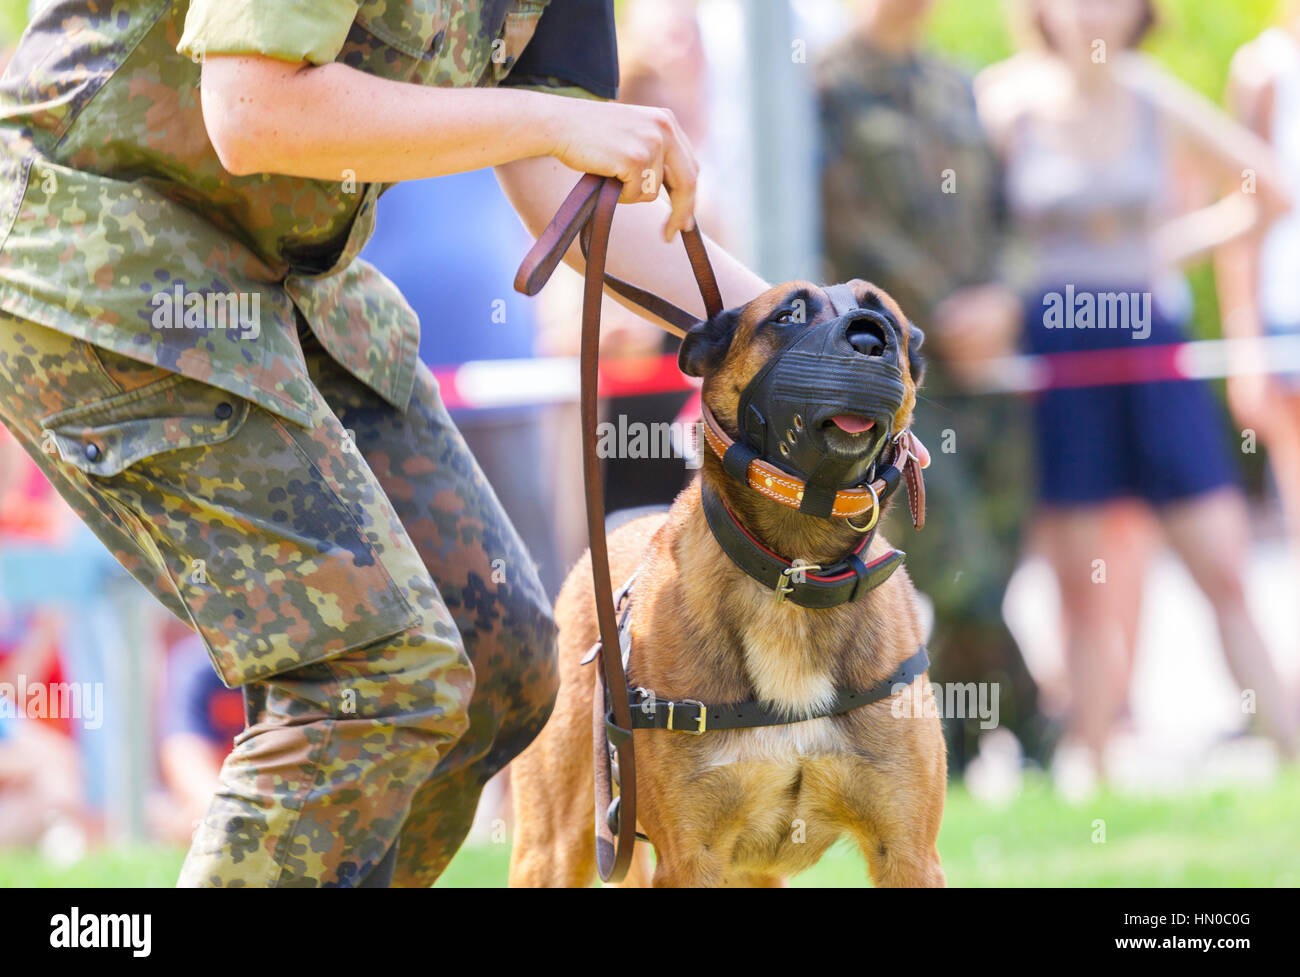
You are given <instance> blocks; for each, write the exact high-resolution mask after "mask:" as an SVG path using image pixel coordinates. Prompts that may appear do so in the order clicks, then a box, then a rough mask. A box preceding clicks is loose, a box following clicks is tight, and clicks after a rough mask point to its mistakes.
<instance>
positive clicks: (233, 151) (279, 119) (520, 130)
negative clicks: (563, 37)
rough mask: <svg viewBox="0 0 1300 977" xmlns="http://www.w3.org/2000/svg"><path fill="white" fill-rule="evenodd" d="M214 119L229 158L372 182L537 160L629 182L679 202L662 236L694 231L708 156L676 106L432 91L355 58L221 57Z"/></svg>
mask: <svg viewBox="0 0 1300 977" xmlns="http://www.w3.org/2000/svg"><path fill="white" fill-rule="evenodd" d="M201 95H202V102H203V120H204V124H205V125H206V127H207V130H208V137H209V138H210V139H211V141H212V145H213V147H214V148H215V149H216V151H217V154H218V155H219V156H220V158H221V162H222V165H223V166H225V167H226V169H228V170H229V171H230V172H232V173H235V174H237V175H247V174H251V173H281V174H285V175H289V176H301V177H308V178H311V179H319V180H333V181H340V180H343V179H345V178H346V177H348V176H351V177H352V178H353V179H356V180H359V181H361V182H364V183H374V182H384V183H388V182H395V181H399V180H412V179H420V178H424V177H432V176H444V175H446V174H449V173H460V172H464V171H466V170H473V169H479V168H481V167H485V166H496V165H500V164H504V163H509V162H512V161H514V160H520V159H525V158H527V157H535V156H553V157H555V158H556V159H559V160H560V161H562V162H563V163H565V164H566V165H568V166H570V167H572V168H573V169H575V170H577V171H579V172H590V173H599V174H601V175H602V176H613V177H618V178H619V179H620V180H622V181H623V188H624V189H623V196H622V198H621V199H622V201H623V202H624V203H637V202H643V201H649V200H656V199H658V196H659V189H660V188H661V187H662V188H664V189H666V190H667V191H668V195H669V199H670V201H671V209H670V210H665V211H661V212H660V216H661V217H662V218H664V220H663V223H662V224H661V226H660V228H658V229H657V231H658V234H659V236H662V237H663V238H665V239H667V238H670V237H671V236H672V235H674V234H675V233H676V232H677V231H679V230H680V229H682V228H683V227H689V221H690V215H691V213H692V211H693V210H694V206H695V180H696V170H697V168H696V163H695V158H694V155H693V154H692V152H691V149H690V146H689V144H688V143H687V141H686V138H685V136H683V135H682V133H681V130H680V128H679V127H678V125H677V121H676V119H674V118H673V115H672V113H671V112H668V111H666V110H664V109H655V108H645V107H642V106H633V105H621V104H617V103H609V102H596V101H589V100H586V99H575V98H564V97H561V96H556V95H548V94H544V93H541V92H531V91H522V90H514V89H485V88H432V87H426V86H423V85H414V84H409V83H406V82H399V81H392V80H389V79H384V78H378V77H375V76H374V75H370V74H367V73H365V72H363V71H359V70H357V69H355V68H352V67H349V66H348V65H344V64H338V63H333V64H325V65H316V66H313V65H308V64H306V63H305V62H304V63H298V64H292V63H289V62H285V61H277V60H275V59H274V58H267V57H260V56H251V57H243V56H217V55H210V56H208V57H207V58H205V60H204V63H203V74H202V82H201Z"/></svg>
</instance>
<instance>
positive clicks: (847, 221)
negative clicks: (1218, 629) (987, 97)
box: [818, 0, 1049, 769]
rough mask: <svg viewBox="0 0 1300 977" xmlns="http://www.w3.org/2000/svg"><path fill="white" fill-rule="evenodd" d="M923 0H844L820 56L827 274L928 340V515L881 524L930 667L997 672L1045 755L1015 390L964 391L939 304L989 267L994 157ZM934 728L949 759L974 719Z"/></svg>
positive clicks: (956, 672)
mask: <svg viewBox="0 0 1300 977" xmlns="http://www.w3.org/2000/svg"><path fill="white" fill-rule="evenodd" d="M932 6H933V5H932V3H931V2H930V0H856V2H855V3H854V4H853V6H852V24H851V28H850V30H849V32H848V35H847V36H846V37H844V38H843V40H842V41H840V42H839V43H838V44H836V45H834V46H833V47H831V48H830V49H828V50H827V51H826V52H825V54H824V56H823V57H822V59H821V61H820V64H819V66H818V90H819V99H820V106H821V133H822V142H823V147H822V152H823V164H824V168H823V172H822V204H823V219H822V224H823V227H824V229H825V230H824V235H825V252H826V261H827V278H828V280H830V281H845V280H848V279H851V278H865V279H867V280H869V281H873V282H876V283H877V284H879V285H881V286H882V287H884V288H885V289H886V290H888V291H889V292H890V293H891V294H892V295H893V296H894V297H895V298H896V299H897V300H898V302H899V304H900V305H901V306H902V308H903V309H905V310H906V312H907V314H908V315H909V316H910V317H911V318H912V320H913V321H914V322H916V323H917V324H918V325H920V326H921V327H922V328H923V329H925V330H926V332H927V337H928V338H929V340H930V342H929V345H928V347H927V353H931V352H932V351H936V350H937V353H938V355H937V356H936V355H932V356H930V357H929V358H928V363H927V368H926V378H925V388H924V391H923V398H924V400H925V402H926V403H925V405H924V409H923V410H918V411H917V414H916V418H915V420H914V421H913V430H914V431H916V432H917V434H918V435H919V437H920V438H921V440H922V441H923V442H925V443H926V444H927V445H930V446H931V447H932V450H933V452H934V457H935V461H934V464H933V465H931V467H930V469H929V471H928V472H927V473H926V474H927V478H926V489H927V494H928V496H929V510H930V513H929V524H928V527H927V528H926V530H925V531H924V532H920V533H918V532H916V531H915V530H914V529H913V528H912V526H911V524H910V523H909V522H908V521H907V520H906V519H904V518H898V517H897V516H895V517H894V518H893V520H892V522H891V524H890V526H889V535H890V539H893V540H895V541H896V542H897V543H898V545H899V546H900V547H901V548H902V549H903V550H905V551H906V552H907V553H908V570H909V573H910V574H911V576H912V578H913V580H915V582H916V584H917V586H918V587H919V588H920V589H921V590H922V591H923V592H924V593H925V594H926V595H927V596H928V597H929V598H930V599H931V600H932V601H933V603H934V617H935V623H934V627H933V633H932V635H931V638H930V652H931V655H932V656H933V659H934V663H935V664H934V678H935V681H936V682H938V683H940V684H942V683H956V682H960V683H965V682H996V683H999V684H1000V687H1001V688H1000V710H1001V725H1003V726H1004V727H1006V728H1008V729H1010V730H1011V731H1012V732H1014V733H1015V734H1016V736H1017V738H1018V739H1019V740H1020V742H1021V745H1022V747H1023V748H1024V749H1025V750H1026V751H1027V752H1028V753H1029V754H1030V755H1031V756H1033V757H1035V758H1036V759H1039V760H1044V759H1045V752H1046V750H1047V749H1048V745H1049V744H1048V742H1047V739H1048V738H1047V735H1046V729H1045V723H1044V720H1043V718H1042V716H1041V715H1040V713H1039V708H1038V693H1037V689H1036V687H1035V684H1034V681H1033V679H1032V678H1031V676H1030V675H1029V672H1028V670H1027V669H1026V667H1025V664H1024V661H1023V659H1022V658H1021V655H1020V651H1019V649H1018V647H1017V646H1016V642H1015V639H1014V638H1013V637H1012V635H1011V632H1010V631H1009V630H1008V629H1007V626H1006V623H1005V622H1004V621H1003V618H1002V599H1003V595H1004V593H1005V591H1006V586H1007V581H1008V580H1009V579H1010V576H1011V573H1012V571H1013V570H1014V569H1015V565H1016V560H1017V558H1018V554H1019V537H1020V526H1021V522H1022V520H1023V518H1024V511H1025V504H1026V500H1027V499H1026V497H1027V493H1026V491H1025V488H1024V485H1025V482H1026V480H1027V479H1026V472H1027V465H1028V460H1027V457H1026V455H1025V452H1024V444H1025V441H1026V436H1025V432H1026V427H1025V419H1024V416H1023V415H1024V411H1023V408H1022V407H1021V405H1020V404H1019V403H1018V402H1017V401H1016V400H1015V399H1013V398H1011V397H1006V396H992V397H991V396H980V397H976V396H972V395H970V394H967V393H964V392H963V389H962V386H961V384H960V383H959V382H957V378H955V377H954V376H953V375H952V373H951V372H950V370H949V369H948V366H947V363H946V362H945V357H944V345H943V341H942V330H943V328H944V324H945V323H944V319H943V318H942V317H941V316H940V315H939V313H940V311H941V310H942V309H943V308H944V303H945V301H946V300H947V299H949V297H950V296H952V295H953V293H954V292H956V291H958V290H961V289H966V288H975V287H978V286H981V285H983V283H985V282H988V281H990V280H991V279H993V278H994V277H995V275H996V274H997V270H998V269H997V257H998V252H999V246H1000V242H1001V237H1002V228H1001V212H1000V206H999V199H998V193H999V189H1000V178H999V169H998V165H997V158H996V155H995V153H994V152H993V149H992V147H991V146H990V144H989V142H988V140H987V138H986V136H985V134H984V132H983V130H982V128H981V126H980V122H979V118H978V116H977V113H976V109H975V100H974V94H973V92H972V89H971V83H970V80H969V78H967V77H966V76H965V75H964V74H963V73H962V72H960V71H959V70H958V69H957V68H955V67H954V66H952V65H949V64H947V63H946V62H944V61H943V60H942V59H940V58H937V57H934V56H932V55H929V54H926V53H925V52H923V51H922V50H921V42H922V32H923V29H924V26H925V21H926V17H927V15H928V14H929V13H930V11H931V8H932ZM966 294H967V295H968V296H970V300H971V301H976V300H977V299H976V298H975V297H974V293H973V292H967V293H966ZM944 728H945V732H946V734H947V736H948V749H949V761H950V763H951V764H952V766H953V767H954V768H955V769H961V768H962V767H964V766H965V764H966V762H967V761H968V760H969V759H970V758H971V757H972V756H973V754H974V750H975V747H976V740H977V737H978V735H979V722H978V720H977V719H975V718H966V719H965V720H964V721H963V720H961V719H956V718H949V719H948V721H947V722H945V724H944Z"/></svg>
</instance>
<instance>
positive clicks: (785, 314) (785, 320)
mask: <svg viewBox="0 0 1300 977" xmlns="http://www.w3.org/2000/svg"><path fill="white" fill-rule="evenodd" d="M772 321H773V322H775V323H777V324H778V325H782V326H788V325H790V324H791V323H792V322H794V312H793V311H792V310H791V309H783V310H782V311H781V312H778V313H777V314H776V316H775V317H774V318H773V319H772Z"/></svg>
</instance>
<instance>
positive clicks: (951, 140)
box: [818, 37, 1001, 327]
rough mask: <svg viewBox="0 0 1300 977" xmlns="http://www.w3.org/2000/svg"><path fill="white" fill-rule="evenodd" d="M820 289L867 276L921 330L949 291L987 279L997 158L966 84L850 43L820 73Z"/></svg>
mask: <svg viewBox="0 0 1300 977" xmlns="http://www.w3.org/2000/svg"><path fill="white" fill-rule="evenodd" d="M818 93H819V102H820V109H821V133H822V160H823V166H824V169H823V173H822V202H823V211H824V220H823V226H824V227H825V228H826V232H825V234H826V240H825V249H826V258H827V262H828V265H829V267H828V269H827V272H828V278H829V280H830V281H844V280H845V279H849V278H866V279H869V280H870V281H874V282H876V283H877V284H879V285H881V286H882V287H884V288H885V289H886V290H887V291H888V292H890V293H891V294H892V295H893V296H894V297H895V298H896V299H897V300H898V302H899V304H900V305H901V306H902V307H903V308H904V309H906V310H907V312H908V314H909V315H910V316H912V317H913V318H914V319H915V320H916V321H917V322H918V323H919V324H921V325H922V327H924V326H925V324H926V323H928V321H929V319H930V313H931V311H932V310H933V308H934V306H935V305H936V304H938V303H939V302H941V301H942V300H943V299H944V298H946V297H947V296H948V295H949V294H950V293H951V292H952V291H953V290H954V289H956V288H959V287H961V286H963V285H972V284H977V283H981V282H985V281H988V280H989V279H990V278H992V277H993V274H994V270H995V264H996V259H997V252H998V248H997V241H998V235H999V229H998V220H999V216H998V215H999V212H1000V209H1001V208H1000V205H999V186H1000V178H999V173H998V165H997V158H996V156H995V154H994V152H993V149H992V147H991V146H990V144H989V142H988V140H987V139H986V137H985V135H984V132H983V129H982V128H981V126H980V123H979V119H978V116H977V115H976V111H975V99H974V95H973V93H972V90H971V85H970V82H969V80H968V79H967V78H966V77H965V76H964V75H962V74H961V73H960V72H958V71H957V70H956V69H954V68H952V67H949V66H948V65H946V64H944V63H943V62H942V61H939V60H937V59H934V58H930V57H926V56H922V55H918V56H912V57H904V58H898V57H894V56H891V55H888V54H886V53H884V52H881V51H879V50H877V49H875V48H873V47H871V46H870V45H869V44H867V43H865V42H864V41H863V40H862V39H861V38H859V37H850V38H848V39H846V40H845V41H842V42H841V43H840V44H838V45H837V46H835V47H834V48H832V49H830V50H829V51H828V52H827V53H826V55H825V57H824V58H823V60H822V61H821V63H820V64H819V66H818Z"/></svg>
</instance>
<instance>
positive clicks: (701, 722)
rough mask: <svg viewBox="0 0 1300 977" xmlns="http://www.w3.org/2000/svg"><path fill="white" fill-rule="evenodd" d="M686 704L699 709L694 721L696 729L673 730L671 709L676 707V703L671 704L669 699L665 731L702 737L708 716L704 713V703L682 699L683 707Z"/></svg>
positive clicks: (706, 726) (697, 700) (706, 727)
mask: <svg viewBox="0 0 1300 977" xmlns="http://www.w3.org/2000/svg"><path fill="white" fill-rule="evenodd" d="M688 702H689V703H690V704H691V705H693V706H699V708H700V714H699V716H698V717H696V720H695V722H696V724H697V726H698V728H697V729H677V728H675V727H674V726H673V707H674V706H675V705H676V703H675V702H673V701H672V700H671V699H669V700H668V726H667V729H669V730H670V731H671V732H674V733H689V734H690V735H691V736H702V735H704V732H705V731H706V730H707V729H708V721H707V720H708V715H707V713H706V712H705V708H704V703H703V702H701V701H700V700H699V699H683V700H682V704H683V705H685V704H686V703H688Z"/></svg>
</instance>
